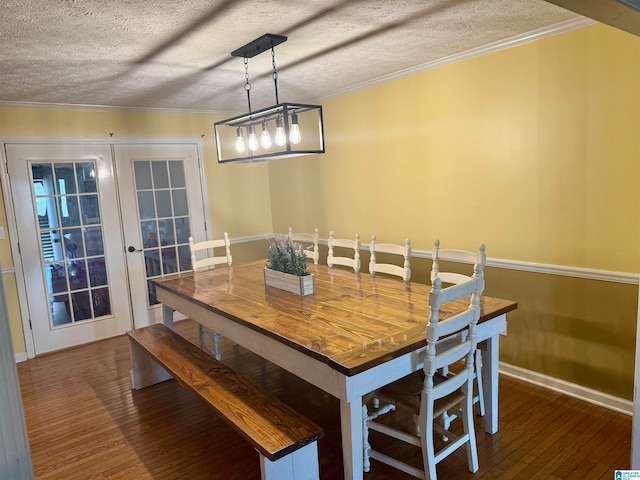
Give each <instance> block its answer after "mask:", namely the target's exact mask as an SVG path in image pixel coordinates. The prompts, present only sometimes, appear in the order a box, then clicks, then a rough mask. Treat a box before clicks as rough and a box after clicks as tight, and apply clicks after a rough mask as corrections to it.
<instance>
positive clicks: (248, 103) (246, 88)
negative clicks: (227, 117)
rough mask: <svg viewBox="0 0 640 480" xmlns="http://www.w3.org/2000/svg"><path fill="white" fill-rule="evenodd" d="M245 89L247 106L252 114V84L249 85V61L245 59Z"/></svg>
mask: <svg viewBox="0 0 640 480" xmlns="http://www.w3.org/2000/svg"><path fill="white" fill-rule="evenodd" d="M244 89H245V90H246V91H247V105H248V106H249V113H251V83H249V59H248V58H247V57H244Z"/></svg>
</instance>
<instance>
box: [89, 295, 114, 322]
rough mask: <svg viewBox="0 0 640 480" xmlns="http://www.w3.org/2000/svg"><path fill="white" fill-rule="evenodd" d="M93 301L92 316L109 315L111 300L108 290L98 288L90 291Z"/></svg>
mask: <svg viewBox="0 0 640 480" xmlns="http://www.w3.org/2000/svg"><path fill="white" fill-rule="evenodd" d="M91 298H92V299H93V314H94V316H95V317H96V318H97V317H103V316H105V315H111V300H110V298H109V289H108V288H98V289H96V290H92V291H91Z"/></svg>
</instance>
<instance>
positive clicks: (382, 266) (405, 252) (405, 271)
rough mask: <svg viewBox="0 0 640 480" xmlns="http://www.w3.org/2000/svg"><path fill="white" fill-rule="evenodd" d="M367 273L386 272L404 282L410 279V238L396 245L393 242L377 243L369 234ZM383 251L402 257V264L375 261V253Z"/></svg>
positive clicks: (374, 237) (373, 236)
mask: <svg viewBox="0 0 640 480" xmlns="http://www.w3.org/2000/svg"><path fill="white" fill-rule="evenodd" d="M369 252H370V256H369V273H371V275H375V274H376V273H386V274H388V275H395V276H398V277H400V278H402V280H404V281H405V282H408V281H409V280H410V279H411V265H410V261H411V240H409V239H408V238H407V239H405V241H404V245H396V244H394V243H378V242H377V241H376V236H375V235H371V243H370V244H369ZM377 253H383V254H387V255H400V256H401V257H403V261H402V266H400V265H395V264H393V263H381V262H378V261H377V257H376V254H377Z"/></svg>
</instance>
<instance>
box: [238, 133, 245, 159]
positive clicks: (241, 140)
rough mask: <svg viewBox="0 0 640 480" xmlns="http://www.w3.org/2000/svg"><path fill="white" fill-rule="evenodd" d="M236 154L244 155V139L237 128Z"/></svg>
mask: <svg viewBox="0 0 640 480" xmlns="http://www.w3.org/2000/svg"><path fill="white" fill-rule="evenodd" d="M236 135H237V136H236V152H238V153H244V148H245V147H244V137H243V136H242V129H241V128H240V127H238V129H237V130H236Z"/></svg>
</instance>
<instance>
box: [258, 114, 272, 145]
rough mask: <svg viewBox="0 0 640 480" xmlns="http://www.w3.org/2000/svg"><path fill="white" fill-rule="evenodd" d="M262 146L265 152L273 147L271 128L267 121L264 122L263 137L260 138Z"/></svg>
mask: <svg viewBox="0 0 640 480" xmlns="http://www.w3.org/2000/svg"><path fill="white" fill-rule="evenodd" d="M260 145H261V146H262V148H264V149H265V150H267V149H269V148H270V147H271V135H269V127H268V126H267V121H266V120H265V121H264V122H262V136H261V137H260Z"/></svg>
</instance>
